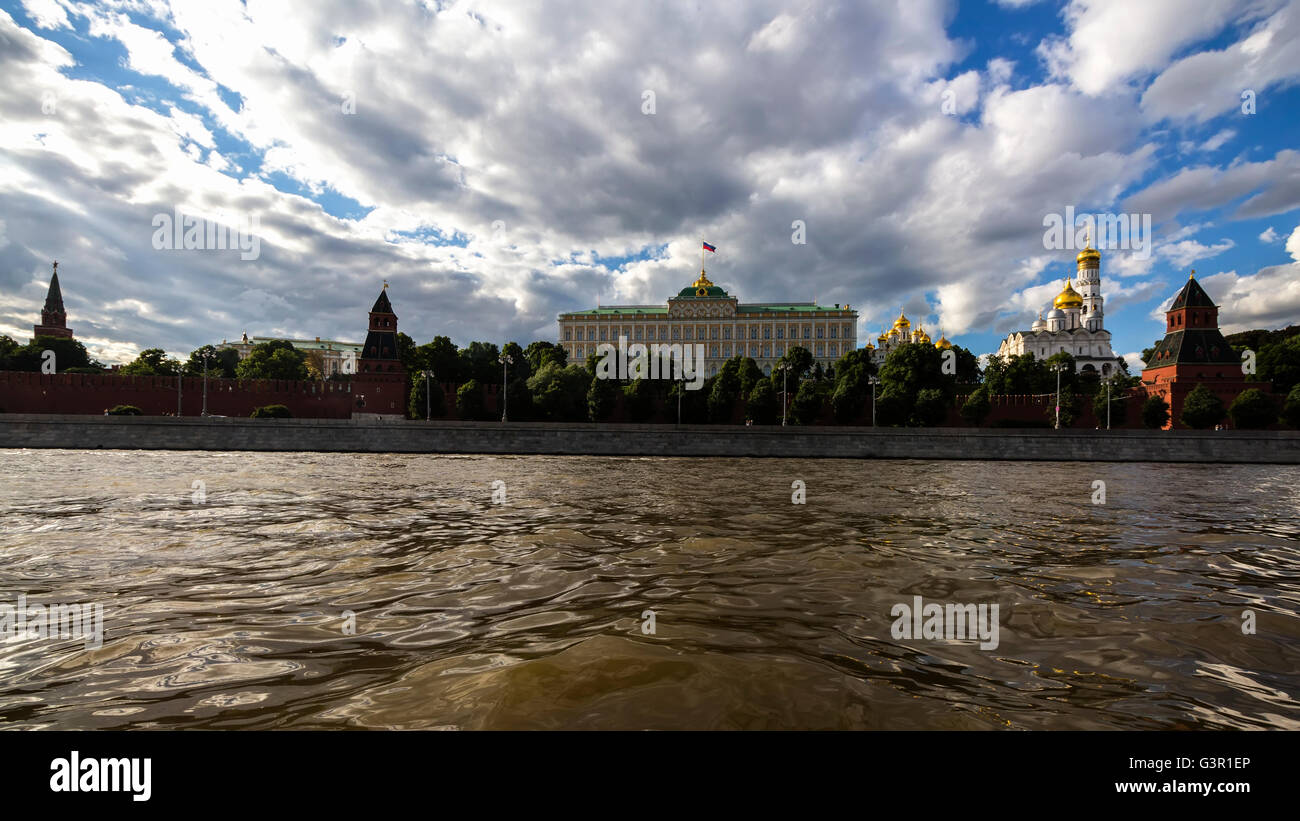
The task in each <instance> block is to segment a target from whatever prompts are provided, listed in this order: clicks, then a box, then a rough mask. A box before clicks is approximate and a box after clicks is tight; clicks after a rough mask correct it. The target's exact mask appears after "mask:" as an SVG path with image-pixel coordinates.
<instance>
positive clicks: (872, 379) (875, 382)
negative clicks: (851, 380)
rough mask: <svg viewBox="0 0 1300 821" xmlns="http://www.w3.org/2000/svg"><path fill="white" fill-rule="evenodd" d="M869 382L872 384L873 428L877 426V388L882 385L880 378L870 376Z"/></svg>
mask: <svg viewBox="0 0 1300 821" xmlns="http://www.w3.org/2000/svg"><path fill="white" fill-rule="evenodd" d="M867 381H868V382H870V383H871V427H873V428H874V427H875V426H876V386H877V385H879V384H880V377H878V376H868V377H867Z"/></svg>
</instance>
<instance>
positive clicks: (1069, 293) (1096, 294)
mask: <svg viewBox="0 0 1300 821" xmlns="http://www.w3.org/2000/svg"><path fill="white" fill-rule="evenodd" d="M1076 261H1077V262H1078V266H1079V270H1078V277H1077V279H1078V281H1079V290H1077V291H1076V290H1075V289H1074V287H1073V285H1072V284H1071V283H1070V279H1069V277H1066V280H1065V287H1064V288H1062V289H1061V293H1059V294H1057V296H1056V299H1055V300H1054V301H1053V302H1052V309H1051V310H1050V311H1048V312H1047V316H1046V317H1044V316H1043V314H1042V312H1041V311H1040V312H1039V314H1038V319H1036V320H1034V324H1033V325H1031V326H1030V328H1029V330H1027V331H1012V333H1011V334H1010V335H1009V336H1008V337H1007V338H1006V339H1004V340H1002V344H1001V345H1000V346H998V354H997V355H998V356H1000V357H1009V356H1020V355H1023V354H1033V355H1034V357H1035V358H1037V359H1047V358H1048V357H1049V356H1051V355H1052V354H1056V353H1061V352H1065V353H1068V354H1070V355H1071V356H1073V357H1074V366H1075V368H1076V369H1077V370H1078V371H1079V372H1080V373H1082V372H1084V371H1095V372H1097V373H1099V374H1100V375H1101V376H1103V377H1104V376H1110V375H1111V374H1112V373H1114V372H1115V370H1116V369H1117V368H1118V357H1116V356H1115V352H1114V351H1113V350H1111V347H1110V331H1108V330H1106V328H1105V325H1104V322H1103V317H1104V313H1103V311H1102V302H1103V298H1102V295H1101V252H1100V251H1098V250H1097V249H1096V248H1093V247H1092V242H1091V241H1089V242H1088V244H1087V247H1086V248H1084V249H1083V250H1082V251H1080V252H1079V256H1078V257H1077V260H1076Z"/></svg>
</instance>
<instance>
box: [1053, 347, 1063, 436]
mask: <svg viewBox="0 0 1300 821" xmlns="http://www.w3.org/2000/svg"><path fill="white" fill-rule="evenodd" d="M1052 370H1054V371H1056V429H1057V430H1060V429H1061V371H1063V370H1065V364H1064V363H1062V362H1057V363H1056V364H1055V365H1053V366H1052Z"/></svg>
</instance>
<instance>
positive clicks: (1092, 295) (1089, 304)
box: [1076, 228, 1104, 331]
mask: <svg viewBox="0 0 1300 821" xmlns="http://www.w3.org/2000/svg"><path fill="white" fill-rule="evenodd" d="M1076 261H1077V262H1078V265H1079V270H1078V275H1077V277H1076V278H1077V279H1078V280H1079V296H1081V297H1083V308H1082V313H1081V318H1082V319H1083V326H1084V327H1085V328H1087V329H1088V330H1090V331H1100V330H1102V328H1103V327H1104V323H1103V317H1104V314H1103V311H1102V296H1101V252H1100V251H1098V250H1097V249H1096V248H1093V247H1092V229H1091V228H1089V229H1088V242H1087V247H1086V248H1084V249H1083V250H1082V251H1080V252H1079V256H1078V257H1077V259H1076Z"/></svg>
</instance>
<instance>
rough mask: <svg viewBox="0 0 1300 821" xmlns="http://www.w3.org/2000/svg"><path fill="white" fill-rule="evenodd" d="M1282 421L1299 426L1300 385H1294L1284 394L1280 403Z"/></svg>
mask: <svg viewBox="0 0 1300 821" xmlns="http://www.w3.org/2000/svg"><path fill="white" fill-rule="evenodd" d="M1282 422H1284V423H1286V424H1287V425H1290V426H1291V427H1293V428H1300V385H1296V386H1295V387H1294V388H1292V389H1291V392H1290V393H1289V394H1287V396H1286V403H1285V404H1283V405H1282Z"/></svg>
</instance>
